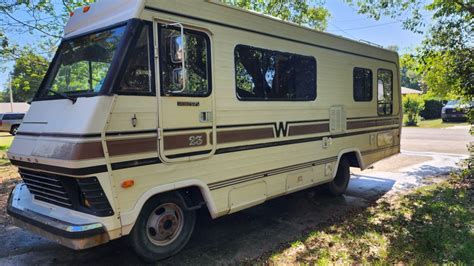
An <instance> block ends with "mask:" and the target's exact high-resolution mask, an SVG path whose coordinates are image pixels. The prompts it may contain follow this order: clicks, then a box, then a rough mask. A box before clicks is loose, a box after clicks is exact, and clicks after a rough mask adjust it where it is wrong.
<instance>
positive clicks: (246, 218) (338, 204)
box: [0, 127, 474, 265]
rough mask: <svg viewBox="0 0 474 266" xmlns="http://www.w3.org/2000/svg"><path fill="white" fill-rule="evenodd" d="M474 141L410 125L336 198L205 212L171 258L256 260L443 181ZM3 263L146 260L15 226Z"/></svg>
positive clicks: (2, 249) (460, 131)
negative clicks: (397, 149) (222, 213)
mask: <svg viewBox="0 0 474 266" xmlns="http://www.w3.org/2000/svg"><path fill="white" fill-rule="evenodd" d="M470 141H474V138H472V137H471V136H470V135H469V134H468V128H467V127H456V128H451V129H419V128H405V129H404V130H403V133H402V153H401V154H399V155H397V156H394V157H392V158H389V159H386V160H384V161H381V162H379V163H377V164H375V165H374V167H373V168H372V169H369V170H366V171H363V172H360V171H356V170H353V175H352V179H351V182H350V186H349V189H348V192H347V193H346V195H345V196H344V197H340V198H331V197H328V196H325V195H324V194H323V193H321V192H320V191H319V190H318V189H309V190H305V191H302V192H298V193H295V194H292V195H288V196H285V197H280V198H277V199H274V200H271V201H269V202H266V203H265V204H262V205H259V206H256V207H254V208H250V209H248V210H244V211H242V212H239V213H236V214H233V215H229V216H226V217H223V218H220V219H217V220H211V219H209V218H208V217H207V215H206V214H205V213H202V214H201V215H200V218H199V220H198V225H197V227H196V231H195V234H194V235H193V237H192V239H191V241H190V243H189V244H188V246H187V247H186V248H185V250H183V251H182V252H181V253H180V254H178V255H176V256H175V257H173V258H170V259H168V260H166V261H163V262H162V263H163V264H193V265H194V264H229V263H237V262H243V261H247V260H252V259H256V258H258V257H260V256H261V255H262V254H268V252H271V251H272V250H273V249H276V248H278V247H279V246H280V245H282V244H284V243H287V242H289V241H293V240H295V239H297V238H298V236H300V235H302V234H304V233H305V232H307V231H308V230H311V229H312V228H315V227H317V226H318V225H321V224H331V223H334V221H335V219H341V218H343V217H344V216H345V215H347V214H348V213H349V212H351V211H357V210H360V208H364V207H366V206H368V205H369V204H370V203H372V202H373V201H375V200H377V199H379V198H380V197H388V196H390V195H391V194H392V193H398V192H400V191H404V190H407V189H409V188H412V187H416V186H420V185H422V184H425V183H429V182H436V179H437V178H442V176H443V175H446V174H447V173H449V172H450V171H452V170H453V169H455V168H456V167H457V166H456V163H458V162H459V161H460V160H462V159H463V158H466V156H467V149H466V145H467V143H468V142H470ZM0 242H1V243H2V244H0V265H23V264H24V265H31V264H40V265H45V264H46V265H47V264H57V263H59V264H140V263H141V262H140V261H139V260H138V259H137V258H136V256H135V255H134V253H133V251H132V250H131V248H130V247H128V246H127V244H126V241H125V240H117V241H113V242H111V243H109V244H107V245H103V246H100V247H96V248H93V249H90V250H85V251H72V250H69V249H67V248H64V247H62V246H60V245H57V244H55V243H52V242H50V241H48V240H45V239H43V238H41V237H38V236H35V235H33V234H30V233H29V232H27V231H24V230H22V229H19V228H16V227H14V226H11V225H9V226H7V227H6V230H5V231H4V233H0Z"/></svg>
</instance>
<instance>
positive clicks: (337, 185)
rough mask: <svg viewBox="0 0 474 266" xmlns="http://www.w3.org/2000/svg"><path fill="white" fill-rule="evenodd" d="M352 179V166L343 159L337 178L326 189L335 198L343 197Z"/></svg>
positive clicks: (340, 162) (338, 168)
mask: <svg viewBox="0 0 474 266" xmlns="http://www.w3.org/2000/svg"><path fill="white" fill-rule="evenodd" d="M350 178H351V171H350V164H349V161H348V160H347V159H346V158H341V160H340V161H339V166H338V167H337V173H336V177H335V178H334V179H333V180H332V181H331V182H330V183H328V184H326V188H327V190H328V192H329V193H330V194H331V195H333V196H341V195H342V194H344V192H346V190H347V186H348V185H349V180H350Z"/></svg>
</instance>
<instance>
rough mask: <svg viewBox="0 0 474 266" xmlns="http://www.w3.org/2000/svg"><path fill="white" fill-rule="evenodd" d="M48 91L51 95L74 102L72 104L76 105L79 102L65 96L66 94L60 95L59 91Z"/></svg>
mask: <svg viewBox="0 0 474 266" xmlns="http://www.w3.org/2000/svg"><path fill="white" fill-rule="evenodd" d="M48 91H49V92H51V93H52V94H54V95H57V96H60V97H61V98H64V99H68V100H70V101H71V102H72V104H75V103H76V101H77V98H74V97H71V96H68V95H66V94H64V93H60V92H57V91H53V90H52V89H48Z"/></svg>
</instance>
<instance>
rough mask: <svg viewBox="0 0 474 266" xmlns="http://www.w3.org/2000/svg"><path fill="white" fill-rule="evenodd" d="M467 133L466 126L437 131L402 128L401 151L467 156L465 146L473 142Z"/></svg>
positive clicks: (473, 139)
mask: <svg viewBox="0 0 474 266" xmlns="http://www.w3.org/2000/svg"><path fill="white" fill-rule="evenodd" d="M467 132H469V127H468V126H456V127H448V128H439V129H430V128H413V127H408V128H403V130H402V149H403V150H409V151H431V152H439V153H452V154H466V155H468V154H469V153H468V150H467V148H466V145H467V143H469V142H471V141H474V138H473V137H472V136H470V135H469V134H468V133H467Z"/></svg>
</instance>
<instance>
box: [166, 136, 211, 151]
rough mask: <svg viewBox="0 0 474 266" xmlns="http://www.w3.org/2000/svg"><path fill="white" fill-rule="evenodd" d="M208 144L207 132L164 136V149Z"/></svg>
mask: <svg viewBox="0 0 474 266" xmlns="http://www.w3.org/2000/svg"><path fill="white" fill-rule="evenodd" d="M206 145H207V134H206V133H193V134H184V135H174V136H165V137H164V149H165V150H174V149H182V148H193V147H201V146H206Z"/></svg>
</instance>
